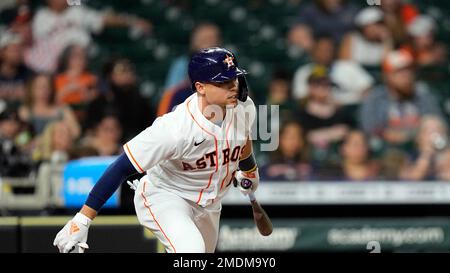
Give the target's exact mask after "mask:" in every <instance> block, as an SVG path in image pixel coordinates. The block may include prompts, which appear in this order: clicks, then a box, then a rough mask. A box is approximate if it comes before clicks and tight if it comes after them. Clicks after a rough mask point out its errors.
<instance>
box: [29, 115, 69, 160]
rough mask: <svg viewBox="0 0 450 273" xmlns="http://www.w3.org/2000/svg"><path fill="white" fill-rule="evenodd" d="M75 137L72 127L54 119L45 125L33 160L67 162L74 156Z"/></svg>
mask: <svg viewBox="0 0 450 273" xmlns="http://www.w3.org/2000/svg"><path fill="white" fill-rule="evenodd" d="M74 140H75V137H74V136H73V134H72V130H71V129H70V127H69V126H68V125H67V124H66V123H65V122H63V121H54V122H51V123H49V124H47V126H46V127H45V130H44V132H43V134H42V135H41V136H40V137H39V139H38V143H37V146H36V149H35V150H34V151H33V155H32V156H33V160H34V161H35V162H37V163H40V162H43V161H50V162H52V163H65V162H67V161H68V160H69V159H71V158H72V156H71V154H72V150H73V145H74Z"/></svg>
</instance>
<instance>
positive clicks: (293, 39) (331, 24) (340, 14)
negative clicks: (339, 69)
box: [288, 0, 357, 51]
mask: <svg viewBox="0 0 450 273" xmlns="http://www.w3.org/2000/svg"><path fill="white" fill-rule="evenodd" d="M356 12H357V8H356V6H354V5H353V4H351V3H348V1H345V0H314V1H312V2H311V3H308V4H306V5H305V6H300V13H299V15H298V16H297V20H296V22H295V23H294V25H293V26H292V27H291V29H290V30H289V33H288V40H289V42H290V43H291V44H294V45H296V46H298V47H300V48H302V49H306V51H308V49H310V48H312V43H311V42H312V37H313V36H317V35H329V36H331V37H332V38H333V39H334V41H335V42H337V43H338V42H340V41H341V39H342V36H343V35H344V34H345V33H347V32H348V31H350V30H352V29H353V18H354V16H355V14H356Z"/></svg>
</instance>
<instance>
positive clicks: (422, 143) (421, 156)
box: [400, 116, 448, 181]
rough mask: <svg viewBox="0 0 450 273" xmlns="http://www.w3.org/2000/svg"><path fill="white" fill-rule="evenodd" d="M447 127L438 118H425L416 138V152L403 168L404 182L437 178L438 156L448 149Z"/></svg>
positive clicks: (421, 122) (401, 177) (401, 173)
mask: <svg viewBox="0 0 450 273" xmlns="http://www.w3.org/2000/svg"><path fill="white" fill-rule="evenodd" d="M447 134H448V131H447V126H446V124H445V122H444V121H443V120H441V119H440V118H439V117H436V116H424V117H423V118H422V119H421V121H420V126H419V130H418V133H417V136H416V149H415V150H416V151H415V153H414V154H413V155H412V156H411V157H410V159H409V162H407V163H406V165H405V166H404V167H403V168H402V170H401V172H400V179H402V180H413V181H421V180H432V179H434V178H435V177H434V176H435V167H436V166H435V165H436V156H437V155H438V153H439V151H442V150H444V149H445V148H446V146H447V142H448V139H447V138H448V137H447Z"/></svg>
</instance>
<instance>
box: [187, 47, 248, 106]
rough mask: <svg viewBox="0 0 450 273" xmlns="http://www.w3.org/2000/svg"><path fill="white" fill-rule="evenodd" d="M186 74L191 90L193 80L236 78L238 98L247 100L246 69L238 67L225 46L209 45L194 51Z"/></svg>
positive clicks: (214, 80) (218, 80)
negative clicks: (190, 83) (189, 80)
mask: <svg viewBox="0 0 450 273" xmlns="http://www.w3.org/2000/svg"><path fill="white" fill-rule="evenodd" d="M188 74H189V78H190V79H191V82H192V89H193V90H195V82H216V83H221V82H226V81H229V80H232V79H235V78H237V79H238V81H239V94H238V99H239V100H240V101H246V100H247V95H248V87H247V86H248V85H247V80H246V79H245V75H246V74H247V71H245V70H244V69H242V68H239V67H238V64H237V60H236V57H235V56H234V54H233V53H231V51H229V50H227V49H225V48H220V47H210V48H205V49H202V50H200V51H199V52H197V53H195V54H194V55H193V56H192V58H191V61H190V62H189V68H188Z"/></svg>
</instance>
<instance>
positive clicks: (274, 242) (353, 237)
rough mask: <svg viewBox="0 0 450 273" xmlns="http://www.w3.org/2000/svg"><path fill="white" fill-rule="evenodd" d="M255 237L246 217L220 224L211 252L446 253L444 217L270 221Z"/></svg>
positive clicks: (449, 229)
mask: <svg viewBox="0 0 450 273" xmlns="http://www.w3.org/2000/svg"><path fill="white" fill-rule="evenodd" d="M273 226H274V230H273V233H272V234H271V235H270V236H268V237H264V236H262V235H260V234H259V233H258V230H257V229H256V227H255V224H254V223H253V220H252V219H249V220H228V219H223V220H222V221H221V228H220V231H219V242H218V247H217V250H218V251H221V252H226V251H295V252H297V251H304V252H449V251H450V218H433V217H432V218H405V219H402V218H399V219H389V218H382V219H380V218H357V219H355V218H353V219H339V218H337V219H274V220H273Z"/></svg>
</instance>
